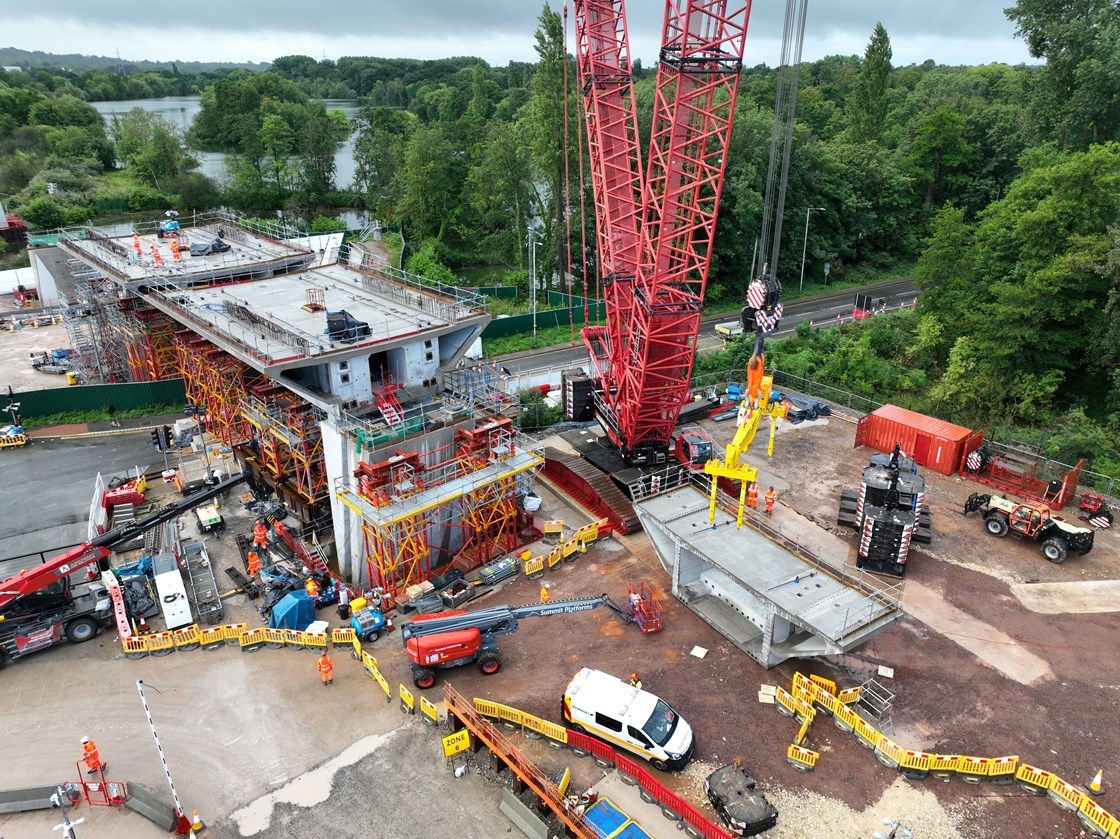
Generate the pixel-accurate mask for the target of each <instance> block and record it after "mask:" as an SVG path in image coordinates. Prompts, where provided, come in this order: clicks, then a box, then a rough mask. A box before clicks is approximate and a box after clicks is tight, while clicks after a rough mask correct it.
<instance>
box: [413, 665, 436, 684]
mask: <svg viewBox="0 0 1120 839" xmlns="http://www.w3.org/2000/svg"><path fill="white" fill-rule="evenodd" d="M412 683H413V684H414V685H416V687H418V688H420V690H427V689H428V688H430V687H431V686H432V685H434V684H435V683H436V674H435V671H433V670H429V669H428V668H427V667H421V668H420V669H419V670H418V671H416V672H415V673H413V674H412Z"/></svg>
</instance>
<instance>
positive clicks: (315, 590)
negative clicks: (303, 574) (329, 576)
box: [304, 577, 319, 600]
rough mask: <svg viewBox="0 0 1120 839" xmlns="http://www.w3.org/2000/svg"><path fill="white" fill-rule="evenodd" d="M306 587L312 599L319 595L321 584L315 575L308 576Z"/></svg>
mask: <svg viewBox="0 0 1120 839" xmlns="http://www.w3.org/2000/svg"><path fill="white" fill-rule="evenodd" d="M304 588H306V589H307V594H308V596H309V597H310V598H311V599H312V600H314V599H315V598H316V597H318V596H319V584H318V583H317V582H315V578H314V577H308V578H307V585H306V586H304Z"/></svg>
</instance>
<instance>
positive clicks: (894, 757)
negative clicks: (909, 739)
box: [875, 734, 902, 769]
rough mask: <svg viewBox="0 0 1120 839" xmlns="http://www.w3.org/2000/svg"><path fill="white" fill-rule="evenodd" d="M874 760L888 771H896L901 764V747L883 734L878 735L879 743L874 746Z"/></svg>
mask: <svg viewBox="0 0 1120 839" xmlns="http://www.w3.org/2000/svg"><path fill="white" fill-rule="evenodd" d="M875 759H876V760H877V761H879V762H880V763H881V764H883V766H885V767H887V768H888V769H898V766H899V764H900V763H901V762H902V746H900V745H898V743H896V742H894V740H892V739H891V738H890V737H887V736H886V735H885V734H880V735H879V742H878V743H877V744H876V745H875Z"/></svg>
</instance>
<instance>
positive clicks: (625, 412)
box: [576, 0, 750, 462]
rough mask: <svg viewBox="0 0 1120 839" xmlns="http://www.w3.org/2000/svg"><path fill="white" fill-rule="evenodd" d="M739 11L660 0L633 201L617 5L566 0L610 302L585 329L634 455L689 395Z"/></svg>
mask: <svg viewBox="0 0 1120 839" xmlns="http://www.w3.org/2000/svg"><path fill="white" fill-rule="evenodd" d="M729 6H731V8H730V9H729V8H728V7H729ZM749 17H750V2H749V0H748V2H743V0H735V2H730V0H667V2H666V7H665V23H664V27H663V30H662V50H661V60H660V63H659V67H658V78H657V87H656V91H657V93H656V99H655V102H654V115H653V133H652V135H651V138H650V151H649V158H648V169H647V171H646V174H645V178H644V185H643V186H642V189H641V190H640V195H641V198H640V203H637V204H635V205H632V206H630V205H627V204H626V200H625V199H626V196H627V195H628V194H632V192H633V189H632V180H626V179H625V177H623V175H624V174H632V172H633V170H625V169H624V167H623V166H622V165H621V162H622V161H626V162H631V161H632V162H633V165H637V166H638V167H639V169H640V163H638V161H639V154H638V148H637V139H636V133H633V132H631V130H630V126H631V125H634V124H635V118H634V116H633V113H632V111H633V104H634V103H633V94H632V87H629V86H628V85H627V82H626V80H624V79H619V78H617V76H620V75H625V76H629V73H630V65H629V46H628V38H627V34H626V25H625V11H624V6H623V2H622V0H613V2H603V1H602V0H600V2H579V1H578V0H577V3H576V24H577V35H578V42H577V49H578V51H579V58H578V60H577V67H578V68H579V71H580V82H581V84H582V86H583V91H584V108H585V112H586V121H587V133H588V138H589V141H588V142H589V147H590V156H591V170H592V184H593V187H594V189H595V193H596V194H595V204H596V210H597V212H598V218H597V223H598V225H599V242H600V251H602V250H603V248H604V241H606V247H607V252H606V257H605V258H604V257H602V256H601V269H600V270H601V272H602V275H603V279H604V282H605V283H606V284H607V288H608V293H607V302H608V307H610V306H611V305H612V304H613V306H614V307H615V314H616V317H613V318H612V317H610V310H609V308H608V318H609V320H608V325H607V327H606V328H605V329H604V328H603V327H591V328H588V329H585V330H584V331H583V337H584V342H585V343H586V344H587V346H588V349H589V350H590V352H591V355H592V358H593V360H594V363H595V366H596V368H597V371H598V373H599V375H600V376H601V377H602V380H603V400H604V402H605V406H600V416H601V417H602V418H603V419H604V420H605V422H604V425H605V426H606V428H607V432H608V434H609V435H610V436H611V439H612V441H613V442H614V443H615V444H616V445H618V446H619V448H620V449H621V450H622V452H623V454H624V455H625V456H626V457H628V458H630V459H632V460H634V461H635V462H649V461H652V460H661V459H663V458H664V457H665V455H666V453H667V451H668V449H669V440H670V438H671V436H672V431H673V427H674V426H675V425H676V421H677V418H678V416H679V415H680V410H681V407H682V406H683V405H684V404H685V402H686V401H687V399H688V395H689V394H688V382H689V378H690V376H691V373H692V364H693V361H694V359H695V355H696V335H697V332H698V330H699V324H700V307H701V304H702V303H703V299H704V287H705V284H706V283H707V278H708V268H709V264H710V262H711V252H712V242H713V239H714V235H715V227H716V218H717V215H718V212H719V198H720V193H721V191H722V187H723V177H724V171H725V168H726V164H727V149H728V144H729V142H730V138H731V121H732V117H733V115H734V111H735V100H736V96H737V93H738V83H739V70H740V68H741V66H742V59H743V48H744V44H745V41H746V33H747V22H748V20H749ZM612 39H613V40H612ZM612 71H613V73H614V75H613V76H612ZM596 73H598V76H596ZM603 79H605V80H606V81H603ZM627 108H628V109H629V110H630V111H631V113H630V114H628V115H623V114H620V111H622V110H624V109H627ZM623 183H624V184H625V186H627V187H628V188H627V189H621V188H620V189H615V190H614V191H611V190H610V189H609V188H610V187H612V186H618V185H619V184H623ZM635 219H637V220H638V222H639V229H638V235H639V237H640V238H639V246H638V248H637V249H636V250H635V249H634V248H633V247H631V246H630V243H629V239H628V236H629V235H630V224H631V223H632V221H633V220H635ZM632 255H636V256H637V258H638V265H637V266H636V267H637V271H636V274H635V279H634V281H633V284H632V292H631V293H630V294H629V295H624V294H622V293H620V292H619V290H618V289H614V290H613V292H612V286H619V285H620V283H619V282H618V281H616V280H615V279H614V276H613V275H612V274H611V272H612V271H613V272H615V274H617V273H618V272H619V270H620V269H621V268H626V267H629V266H627V265H626V260H627V259H628V258H631V257H632ZM623 285H624V284H623ZM612 293H613V301H612ZM603 407H605V408H606V412H605V413H606V416H603V414H604V411H603V410H602V408H603Z"/></svg>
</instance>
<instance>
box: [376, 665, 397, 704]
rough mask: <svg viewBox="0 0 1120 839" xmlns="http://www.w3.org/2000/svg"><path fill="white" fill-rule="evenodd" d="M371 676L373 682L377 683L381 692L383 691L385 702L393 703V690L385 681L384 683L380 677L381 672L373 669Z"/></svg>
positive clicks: (383, 678) (382, 677)
mask: <svg viewBox="0 0 1120 839" xmlns="http://www.w3.org/2000/svg"><path fill="white" fill-rule="evenodd" d="M372 675H373V680H374V681H375V682H377V684H379V685H381V689H382V690H383V691H385V701H386V702H392V701H393V689H392V688H391V687H389V683H388V682H387V681H385V677H384V676H382V675H381V671H380V670H378V669H377V668H376V667H374V668H373V673H372Z"/></svg>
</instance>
